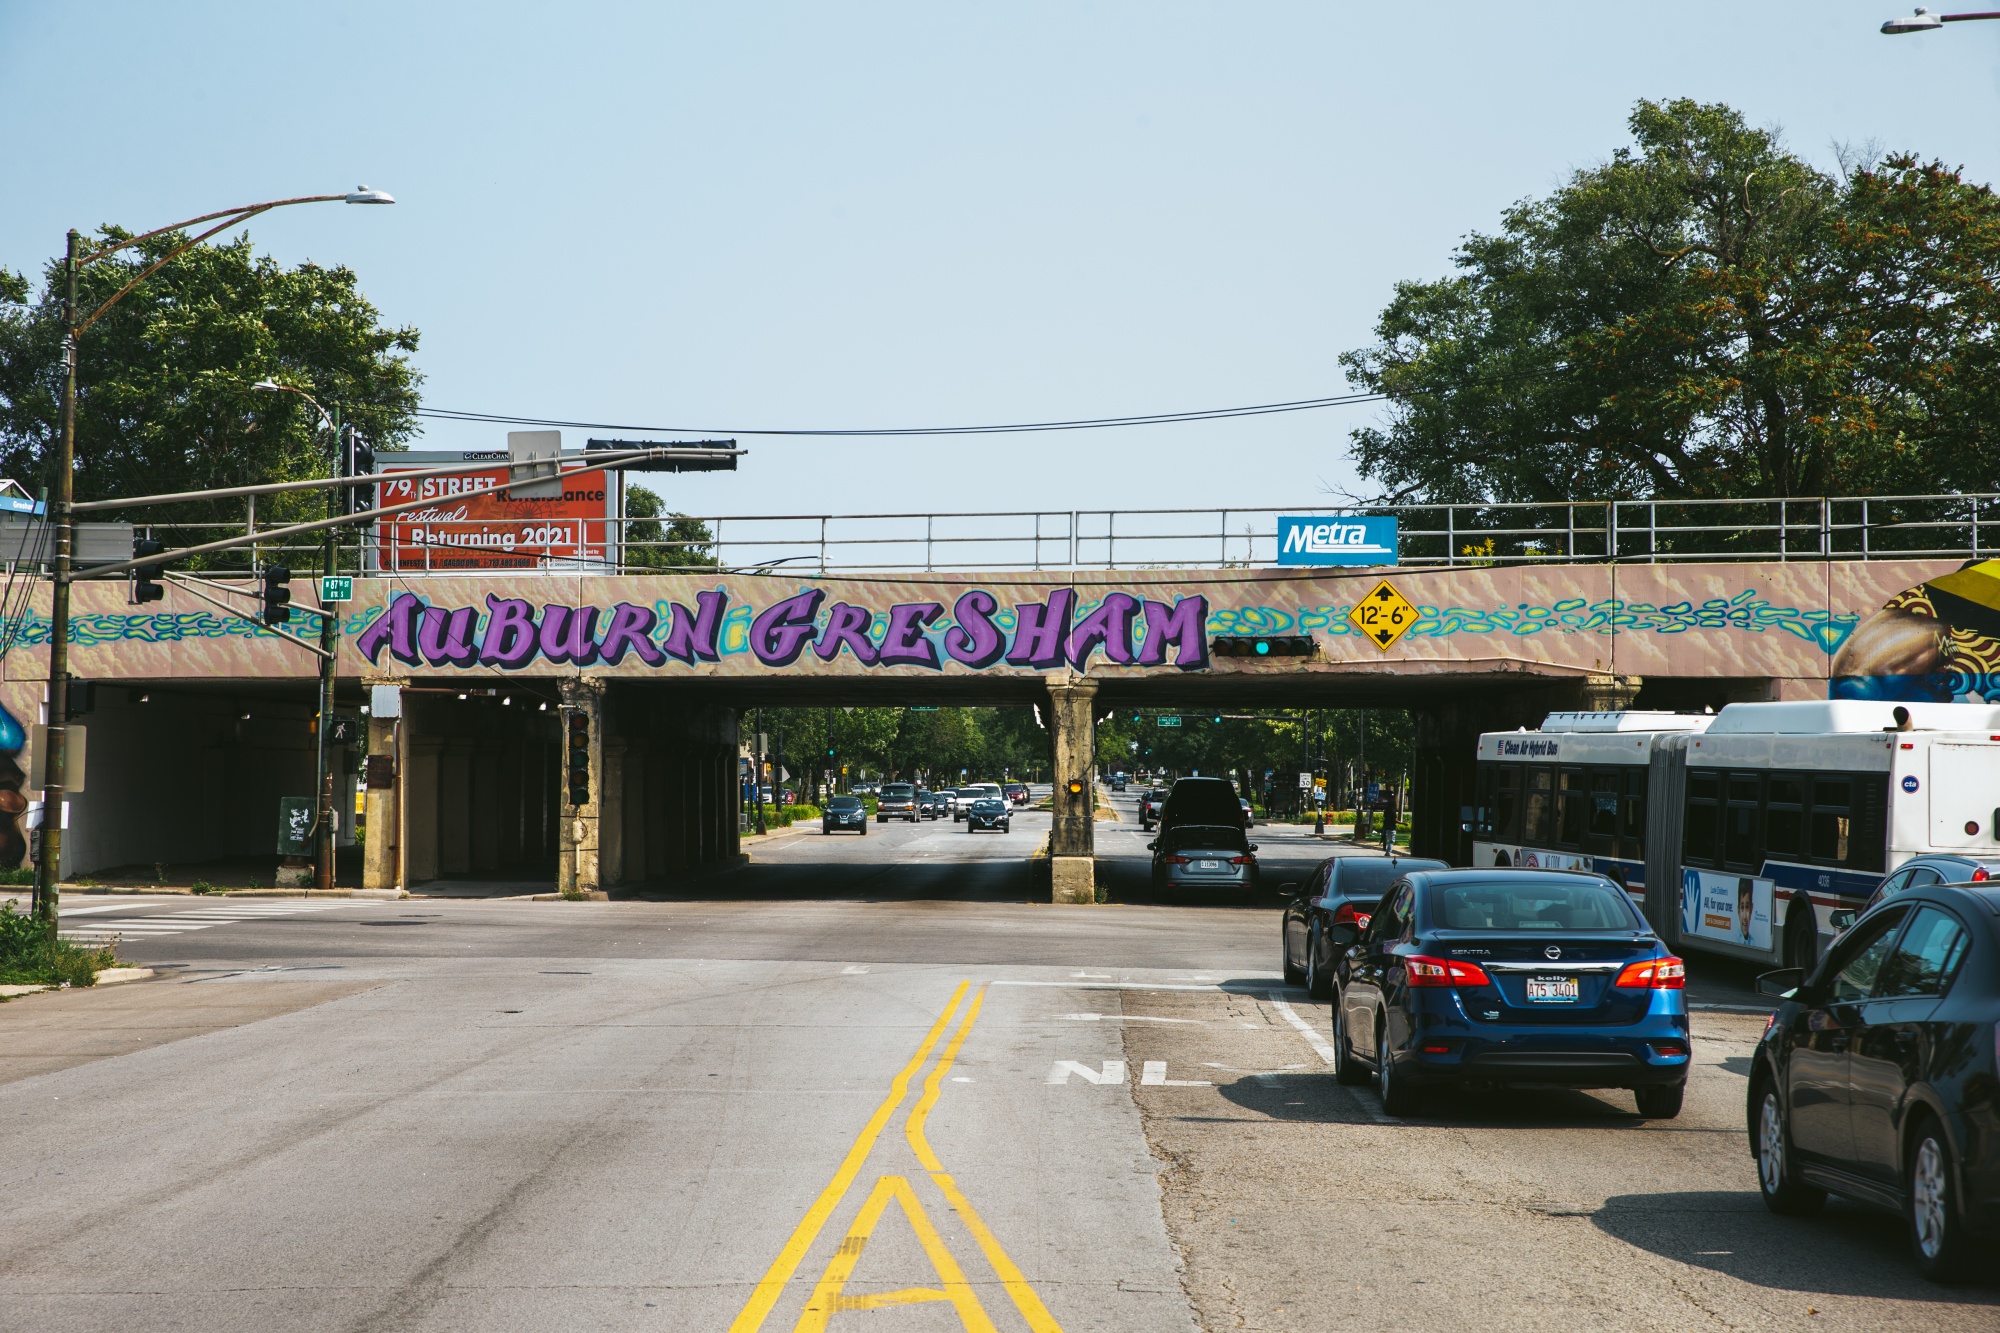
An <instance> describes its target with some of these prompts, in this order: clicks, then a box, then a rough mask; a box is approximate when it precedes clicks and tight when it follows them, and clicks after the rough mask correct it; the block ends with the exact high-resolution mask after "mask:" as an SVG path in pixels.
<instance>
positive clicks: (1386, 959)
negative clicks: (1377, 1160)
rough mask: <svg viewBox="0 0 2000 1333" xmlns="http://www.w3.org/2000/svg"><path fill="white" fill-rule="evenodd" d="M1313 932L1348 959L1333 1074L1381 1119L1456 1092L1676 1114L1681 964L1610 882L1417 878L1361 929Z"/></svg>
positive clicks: (1680, 1082)
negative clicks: (1633, 1102) (1371, 1096)
mask: <svg viewBox="0 0 2000 1333" xmlns="http://www.w3.org/2000/svg"><path fill="white" fill-rule="evenodd" d="M1324 933H1325V935H1326V938H1327V943H1328V944H1329V946H1330V947H1332V948H1333V949H1335V950H1344V952H1342V954H1341V958H1340V961H1339V963H1338V964H1337V965H1336V969H1337V970H1336V973H1335V977H1336V987H1337V994H1336V995H1335V997H1334V1002H1333V1057H1334V1074H1335V1076H1336V1077H1337V1078H1338V1079H1339V1080H1340V1081H1341V1082H1343V1083H1362V1082H1365V1081H1367V1080H1368V1078H1370V1077H1371V1076H1373V1077H1374V1078H1376V1079H1377V1080H1379V1084H1380V1090H1381V1094H1382V1109H1383V1110H1384V1111H1387V1112H1388V1113H1389V1114H1390V1115H1413V1114H1415V1113H1416V1111H1417V1110H1418V1107H1419V1104H1420V1099H1421V1095H1422V1092H1423V1090H1424V1089H1425V1088H1426V1087H1430V1086H1437V1085H1442V1084H1453V1083H1455V1084H1461V1085H1466V1084H1471V1085H1485V1086H1491V1085H1506V1084H1512V1083H1553V1084H1560V1085H1562V1086H1565V1087H1571V1088H1630V1089H1631V1090H1632V1092H1633V1095H1634V1097H1635V1098H1636V1099H1637V1101H1638V1103H1639V1114H1640V1115H1642V1116H1645V1117H1647V1118H1648V1119H1659V1120H1668V1119H1672V1118H1673V1117H1674V1116H1676V1115H1679V1114H1680V1109H1681V1098H1682V1095H1683V1093H1684V1092H1685V1091H1686V1087H1687V1076H1688V1066H1689V1062H1690V1060H1691V1058H1692V1054H1693V1048H1692V1046H1691V1044H1690V1039H1689V1036H1688V1012H1687V992H1686V990H1685V989H1684V987H1685V985H1686V981H1687V969H1686V966H1685V964H1683V963H1682V962H1681V960H1680V959H1679V958H1676V957H1674V956H1673V954H1671V953H1669V952H1668V951H1667V948H1666V946H1665V945H1664V944H1662V943H1661V942H1660V939H1659V937H1658V936H1657V935H1655V934H1654V933H1653V929H1652V927H1651V926H1649V925H1647V924H1646V920H1645V918H1644V917H1642V916H1640V915H1639V911H1638V909H1637V908H1636V907H1634V906H1633V905H1632V899H1631V897H1630V896H1629V895H1627V894H1626V892H1625V890H1624V889H1623V888H1621V887H1619V886H1618V884H1616V883H1615V882H1614V881H1612V880H1611V879H1609V878H1608V877H1606V876H1604V875H1599V874H1595V873H1591V872H1586V871H1570V870H1493V869H1477V870H1413V871H1409V872H1407V873H1405V874H1404V875H1403V876H1402V877H1401V878H1400V879H1398V880H1397V881H1396V882H1395V883H1394V884H1393V885H1391V886H1390V889H1389V892H1388V893H1387V894H1385V895H1383V898H1382V901H1381V904H1380V905H1379V906H1378V907H1377V909H1376V911H1375V914H1374V915H1373V916H1372V917H1371V918H1370V919H1369V922H1368V929H1367V930H1366V931H1365V932H1363V931H1357V930H1356V929H1355V928H1354V927H1353V926H1351V925H1339V926H1329V927H1327V928H1326V931H1325V932H1324ZM1357 937H1358V939H1357ZM1348 945H1352V946H1353V947H1352V948H1346V947H1345V946H1348Z"/></svg>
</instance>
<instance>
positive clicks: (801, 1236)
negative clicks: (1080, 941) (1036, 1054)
mask: <svg viewBox="0 0 2000 1333" xmlns="http://www.w3.org/2000/svg"><path fill="white" fill-rule="evenodd" d="M971 987H972V983H971V982H970V981H961V982H960V983H959V984H958V989H957V990H956V991H954V992H952V997H951V1002H950V1003H949V1004H947V1005H946V1006H945V1007H944V1012H943V1013H941V1014H939V1015H938V1019H937V1022H935V1023H933V1024H931V1028H930V1031H929V1032H927V1033H926V1034H925V1035H924V1040H923V1044H922V1045H920V1046H918V1047H917V1053H916V1054H915V1055H913V1056H911V1057H910V1060H909V1063H908V1064H906V1065H904V1066H903V1067H902V1069H901V1070H900V1071H898V1073H897V1074H896V1077H895V1078H894V1079H893V1080H892V1081H891V1082H890V1084H889V1095H888V1097H886V1098H885V1099H883V1102H882V1104H881V1105H880V1106H878V1107H876V1108H875V1114H874V1115H872V1116H870V1117H868V1123H867V1124H866V1125H865V1126H863V1127H862V1130H861V1133H860V1135H859V1136H858V1137H857V1138H856V1139H855V1140H854V1144H853V1146H852V1147H850V1148H849V1149H848V1150H847V1156H846V1157H844V1158H842V1159H841V1163H840V1168H839V1169H838V1170H837V1171H835V1172H834V1173H833V1179H832V1180H831V1181H829V1182H827V1186H826V1188H825V1189H823V1190H821V1191H820V1192H819V1197H818V1198H817V1199H815V1200H813V1205H812V1207H811V1208H808V1209H807V1210H806V1215H805V1216H804V1217H802V1218H800V1219H799V1224H798V1226H796V1227H794V1228H793V1229H792V1234H791V1237H790V1239H788V1240H787V1241H786V1242H785V1246H784V1248H783V1249H781V1250H779V1251H778V1257H777V1258H776V1259H774V1260H772V1262H771V1266H770V1268H768V1269H766V1270H765V1272H764V1276H763V1278H762V1279H761V1280H760V1281H759V1282H758V1283H757V1287H756V1289H755V1290H754V1291H752V1292H751V1293H750V1300H749V1302H748V1303H747V1304H745V1305H744V1307H743V1311H742V1313H741V1314H738V1315H737V1316H736V1319H735V1322H733V1323H731V1324H730V1326H729V1333H756V1331H757V1330H759V1329H761V1328H762V1327H763V1326H764V1321H765V1320H766V1319H767V1318H769V1317H770V1314H771V1310H772V1309H773V1307H775V1306H776V1305H777V1303H778V1298H779V1297H780V1296H782V1295H783V1294H784V1290H785V1285H786V1284H787V1283H788V1282H790V1281H791V1279H792V1275H793V1274H794V1273H796V1272H797V1271H798V1267H799V1265H800V1264H801V1263H803V1262H804V1261H805V1257H806V1254H807V1253H808V1252H809V1251H810V1250H811V1249H812V1247H813V1242H814V1241H816V1240H817V1239H818V1238H819V1233H820V1231H821V1229H823V1228H824V1227H825V1226H826V1223H827V1220H828V1219H829V1218H831V1217H832V1216H833V1213H834V1210H835V1209H837V1208H839V1207H840V1201H841V1200H842V1199H843V1198H845V1197H846V1195H847V1191H848V1189H849V1188H851V1187H852V1186H853V1184H854V1181H855V1178H856V1177H857V1176H859V1175H860V1174H861V1168H862V1167H863V1166H864V1165H865V1164H866V1163H867V1161H868V1157H869V1154H871V1153H872V1152H873V1151H874V1150H875V1141H876V1140H877V1139H878V1138H880V1137H881V1135H882V1131H883V1130H884V1129H886V1128H887V1127H888V1124H889V1121H890V1120H891V1119H893V1118H894V1117H895V1114H896V1112H897V1111H898V1110H900V1109H901V1108H902V1105H903V1101H904V1099H905V1098H906V1097H908V1096H909V1093H910V1081H911V1080H912V1079H913V1078H915V1077H916V1075H917V1071H918V1070H920V1069H922V1068H923V1067H924V1064H925V1062H926V1061H928V1060H929V1059H930V1057H931V1052H932V1051H933V1050H935V1049H936V1047H937V1044H938V1039H939V1038H941V1037H942V1036H943V1035H944V1033H945V1030H946V1029H947V1028H948V1027H950V1026H951V1020H952V1016H953V1015H954V1014H956V1013H958V1010H959V1006H960V1005H961V1004H965V996H966V992H967V991H968V990H970V989H971ZM985 1001H986V988H985V987H984V986H981V987H980V988H979V990H978V991H977V992H976V993H974V994H973V996H972V1002H971V1003H970V1004H966V1005H965V1014H964V1017H963V1018H961V1019H960V1020H959V1024H958V1030H957V1031H956V1032H954V1033H953V1034H952V1037H951V1041H950V1043H949V1044H948V1045H947V1046H946V1047H945V1049H944V1054H943V1056H942V1057H940V1058H939V1060H938V1062H937V1065H936V1067H935V1068H933V1069H932V1070H931V1072H930V1076H929V1077H928V1078H926V1079H925V1080H924V1090H923V1095H922V1096H921V1097H920V1098H919V1099H918V1100H917V1104H916V1106H915V1107H914V1108H912V1109H911V1111H910V1115H909V1119H908V1120H907V1121H906V1122H905V1124H904V1126H903V1135H904V1137H905V1138H906V1139H907V1140H908V1141H909V1144H910V1150H911V1151H912V1152H914V1153H915V1154H916V1156H917V1161H918V1162H919V1163H920V1164H921V1165H922V1166H923V1168H924V1170H925V1171H926V1172H928V1173H929V1174H930V1178H931V1180H932V1181H933V1182H934V1183H935V1184H936V1185H937V1187H938V1189H939V1190H940V1191H941V1192H942V1193H943V1194H944V1197H945V1199H946V1201H947V1202H948V1203H950V1204H951V1207H952V1211H953V1212H955V1213H957V1214H958V1217H959V1220H960V1221H961V1222H963V1223H964V1224H965V1228H966V1230H967V1231H969V1232H971V1233H972V1237H973V1239H974V1240H975V1241H977V1242H978V1244H979V1249H980V1252H981V1253H983V1254H984V1255H985V1256H986V1262H987V1263H988V1264H990V1265H991V1266H992V1268H993V1271H994V1273H995V1274H996V1275H998V1277H999V1278H1000V1285H1001V1286H1002V1287H1003V1288H1005V1289H1006V1292H1007V1295H1008V1296H1009V1297H1010V1298H1012V1300H1013V1302H1014V1306H1015V1308H1016V1309H1018V1310H1019V1311H1020V1312H1021V1317H1022V1318H1023V1319H1025V1320H1027V1323H1028V1327H1029V1328H1030V1329H1032V1330H1033V1331H1034V1333H1062V1326H1061V1325H1060V1324H1058V1323H1057V1322H1056V1321H1055V1317H1054V1316H1053V1315H1051V1314H1050V1313H1049V1311H1048V1307H1047V1306H1045V1305H1043V1304H1042V1300H1041V1297H1040V1296H1038V1295H1036V1294H1035V1289H1034V1288H1033V1287H1032V1286H1030V1285H1029V1283H1028V1279H1027V1277H1026V1275H1025V1274H1023V1273H1022V1272H1021V1269H1020V1267H1019V1266H1018V1265H1017V1264H1015V1262H1014V1261H1013V1259H1012V1258H1010V1257H1009V1256H1008V1254H1007V1251H1006V1249H1005V1248H1004V1247H1003V1246H1002V1245H1001V1244H1000V1240H999V1238H998V1237H997V1236H995V1235H994V1234H993V1230H992V1228H990V1227H988V1226H987V1225H986V1222H985V1219H983V1218H982V1217H980V1216H979V1213H978V1210H976V1209H975V1208H973V1206H972V1203H971V1201H970V1200H968V1199H967V1198H966V1197H965V1195H964V1193H963V1192H962V1191H961V1190H960V1189H959V1188H958V1184H957V1182H956V1181H954V1180H953V1179H952V1178H951V1176H950V1174H949V1173H947V1172H946V1171H945V1169H944V1163H943V1162H942V1161H940V1160H939V1158H938V1155H937V1153H936V1152H935V1151H934V1150H933V1149H932V1148H931V1144H930V1140H929V1139H928V1138H926V1137H925V1136H924V1122H925V1121H926V1120H928V1119H929V1117H930V1113H931V1108H932V1107H934V1106H935V1105H937V1099H938V1093H939V1091H940V1090H941V1089H942V1087H943V1085H944V1078H945V1074H946V1073H947V1072H948V1071H949V1070H950V1069H951V1066H952V1062H953V1061H954V1060H956V1059H957V1058H958V1050H959V1047H960V1046H962V1045H964V1044H965V1038H966V1035H967V1034H968V1033H970V1032H971V1031H972V1025H973V1024H974V1023H975V1022H977V1021H978V1019H979V1010H980V1007H981V1006H982V1005H983V1004H984V1003H985ZM869 1220H870V1222H871V1223H872V1220H873V1219H869Z"/></svg>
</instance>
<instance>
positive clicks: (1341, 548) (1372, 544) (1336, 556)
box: [1278, 516, 1396, 565]
mask: <svg viewBox="0 0 2000 1333" xmlns="http://www.w3.org/2000/svg"><path fill="white" fill-rule="evenodd" d="M1278 563H1279V564H1281V565H1393V564H1395V563H1396V520H1395V518H1394V517H1389V518H1327V517H1324V516H1320V517H1313V518H1292V517H1284V518H1280V519H1279V520H1278Z"/></svg>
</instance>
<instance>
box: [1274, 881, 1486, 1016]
mask: <svg viewBox="0 0 2000 1333" xmlns="http://www.w3.org/2000/svg"><path fill="white" fill-rule="evenodd" d="M1445 868H1446V867H1445V863H1444V862H1442V861H1430V860H1424V859H1422V858H1416V857H1408V856H1400V857H1399V856H1330V857H1328V858H1327V859H1326V860H1324V861H1322V862H1320V864H1319V868H1318V869H1317V870H1315V871H1313V875H1312V878H1311V879H1309V880H1307V881H1306V882H1305V884H1304V885H1303V887H1302V886H1300V885H1298V884H1281V885H1279V886H1278V890H1279V892H1281V893H1283V894H1284V895H1285V899H1286V901H1285V914H1284V920H1283V923H1282V924H1281V926H1280V935H1279V939H1280V941H1281V945H1282V952H1283V954H1284V963H1285V980H1286V981H1287V982H1289V983H1290V984H1292V985H1294V986H1298V985H1303V986H1304V987H1305V988H1306V994H1308V995H1310V996H1311V997H1312V998H1313V999H1315V1000H1326V999H1331V998H1332V996H1333V969H1334V964H1335V963H1337V962H1338V961H1339V958H1338V956H1337V955H1336V954H1335V953H1334V951H1333V948H1332V946H1331V945H1330V944H1329V943H1328V941H1327V935H1326V931H1327V928H1328V927H1329V926H1353V927H1354V928H1355V929H1356V930H1365V929H1367V927H1368V919H1369V918H1370V917H1371V916H1373V915H1374V914H1375V905H1376V904H1377V903H1379V902H1380V901H1381V900H1382V895H1383V894H1384V893H1387V892H1388V891H1389V886H1390V885H1391V884H1393V883H1395V882H1396V881H1397V880H1398V879H1400V878H1402V877H1403V876H1404V875H1405V874H1407V873H1409V872H1410V871H1412V870H1443V869H1445Z"/></svg>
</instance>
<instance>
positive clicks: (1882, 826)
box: [1843, 773, 1889, 875]
mask: <svg viewBox="0 0 2000 1333" xmlns="http://www.w3.org/2000/svg"><path fill="white" fill-rule="evenodd" d="M1853 791H1854V795H1853V801H1854V804H1853V806H1852V807H1850V809H1851V811H1852V813H1853V815H1854V836H1853V837H1852V838H1850V839H1849V840H1848V846H1847V860H1846V861H1845V862H1844V863H1843V864H1845V865H1846V866H1847V867H1848V868H1849V869H1852V870H1867V871H1871V872H1873V873H1874V874H1878V875H1879V874H1881V873H1882V857H1883V853H1884V852H1885V850H1886V847H1885V844H1886V843H1887V842H1888V841H1889V775H1888V774H1886V773H1857V774H1856V775H1855V776H1854V788H1853Z"/></svg>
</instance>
